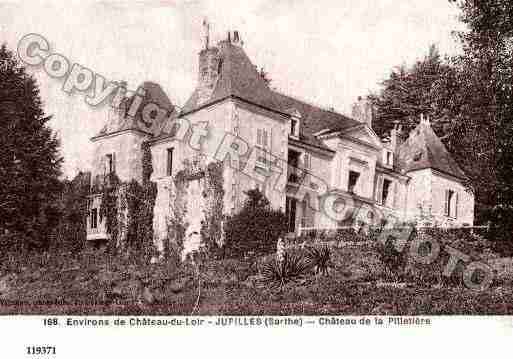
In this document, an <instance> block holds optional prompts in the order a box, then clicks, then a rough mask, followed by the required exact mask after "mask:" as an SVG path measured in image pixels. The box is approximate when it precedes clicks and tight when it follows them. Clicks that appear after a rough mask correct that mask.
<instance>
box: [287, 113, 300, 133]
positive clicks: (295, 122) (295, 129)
mask: <svg viewBox="0 0 513 359" xmlns="http://www.w3.org/2000/svg"><path fill="white" fill-rule="evenodd" d="M289 132H290V135H291V136H294V137H299V119H298V118H295V117H292V118H291V119H290V130H289Z"/></svg>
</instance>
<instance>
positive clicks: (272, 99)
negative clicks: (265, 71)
mask: <svg viewBox="0 0 513 359" xmlns="http://www.w3.org/2000/svg"><path fill="white" fill-rule="evenodd" d="M219 50H220V52H221V59H222V67H221V75H220V77H219V79H218V81H217V83H216V86H215V88H214V90H213V92H212V95H211V96H210V99H208V100H207V101H206V102H204V103H201V104H200V103H199V102H198V89H196V90H195V91H194V92H193V93H192V95H191V97H190V98H189V100H188V101H187V102H186V104H185V105H184V107H183V108H182V111H181V113H182V114H186V113H189V112H192V111H194V110H196V109H198V108H200V107H203V106H206V105H208V104H211V103H214V102H216V101H219V100H222V99H224V98H227V97H231V96H234V97H238V98H240V99H243V100H246V101H249V102H252V103H254V104H257V105H260V106H263V107H265V108H268V109H271V110H274V111H278V112H280V113H283V114H290V111H291V110H292V109H295V110H297V111H298V112H299V113H300V115H301V126H300V140H301V141H302V142H305V143H307V144H310V145H313V146H316V147H320V148H323V149H326V150H330V149H329V148H328V147H326V146H325V145H324V143H323V142H322V141H321V140H319V139H318V138H316V137H315V136H314V133H316V132H318V131H320V130H323V129H326V128H329V129H334V130H335V129H336V130H342V129H344V128H348V127H352V126H354V125H356V124H360V123H359V122H358V121H356V120H353V119H350V118H349V117H346V116H344V115H342V114H339V113H336V112H334V111H329V110H326V109H322V108H320V107H318V106H315V105H311V104H308V103H306V102H304V101H301V100H298V99H296V98H293V97H291V96H287V95H284V94H281V93H279V92H277V91H274V90H272V89H270V88H269V86H268V84H267V83H266V82H265V81H264V79H263V78H262V77H261V76H260V74H259V73H258V71H257V68H256V67H255V66H254V65H253V64H252V62H251V60H250V59H249V57H248V56H247V55H246V53H245V52H244V50H243V48H242V47H240V46H236V45H234V44H232V43H230V42H228V41H221V42H220V43H219Z"/></svg>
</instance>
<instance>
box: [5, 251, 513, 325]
mask: <svg viewBox="0 0 513 359" xmlns="http://www.w3.org/2000/svg"><path fill="white" fill-rule="evenodd" d="M272 260H274V257H273V256H268V257H260V258H255V259H250V260H235V259H225V260H213V261H206V262H204V263H202V264H201V265H200V266H199V267H198V266H192V265H180V266H177V265H176V264H175V263H161V264H152V265H140V264H139V265H137V264H134V263H130V262H129V261H123V260H120V259H112V258H109V257H108V256H106V255H105V254H104V253H102V252H89V253H83V254H80V255H77V256H71V255H70V254H60V255H52V256H50V255H34V256H32V257H30V258H23V259H15V260H10V261H9V260H4V261H2V264H1V265H0V278H1V279H0V314H74V315H81V314H109V315H117V314H154V315H189V314H194V315H263V314H274V315H328V314H329V315H367V314H375V315H378V314H387V315H429V314H433V315H437V314H513V289H512V288H513V287H512V286H511V284H508V283H506V282H504V283H503V282H494V284H493V285H492V287H490V288H488V289H487V290H485V291H473V290H470V289H467V288H465V287H463V286H458V285H456V286H454V285H453V286H450V285H443V286H440V285H433V284H432V283H431V284H428V283H423V282H421V281H420V282H419V281H415V282H413V283H408V282H405V283H395V284H396V285H384V284H383V282H391V281H394V276H393V275H391V274H390V273H389V271H388V270H387V268H386V266H385V265H384V263H382V262H381V260H380V256H379V253H378V252H377V251H376V249H375V248H374V247H373V246H358V247H351V246H346V247H342V248H332V250H331V261H332V268H331V269H330V271H329V274H328V275H327V276H325V275H319V274H317V275H316V274H314V273H313V272H311V271H310V272H307V273H305V275H304V276H301V277H300V278H298V279H297V280H295V281H290V282H286V283H285V284H284V285H271V283H269V282H266V281H265V280H263V278H262V276H261V271H262V267H263V265H264V263H266V262H269V261H272ZM433 270H438V269H437V268H436V267H435V268H434V269H433ZM395 280H396V281H397V278H396V279H395Z"/></svg>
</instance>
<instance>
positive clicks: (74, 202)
mask: <svg viewBox="0 0 513 359" xmlns="http://www.w3.org/2000/svg"><path fill="white" fill-rule="evenodd" d="M62 183H63V185H62V194H61V199H60V213H61V217H60V218H61V220H60V223H59V225H58V236H57V239H58V242H57V243H56V245H58V246H60V247H62V246H64V247H67V248H68V249H71V250H72V251H78V250H80V249H82V248H83V245H84V244H85V242H86V235H87V232H86V222H87V216H88V212H87V211H88V206H87V203H88V195H89V193H90V192H89V191H90V183H91V173H90V172H79V173H78V174H77V175H76V176H75V178H73V179H72V180H71V181H70V180H67V179H65V180H63V182H62Z"/></svg>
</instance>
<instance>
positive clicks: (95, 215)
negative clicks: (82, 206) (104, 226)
mask: <svg viewBox="0 0 513 359" xmlns="http://www.w3.org/2000/svg"><path fill="white" fill-rule="evenodd" d="M91 228H93V229H94V228H98V209H97V208H93V209H92V210H91Z"/></svg>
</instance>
